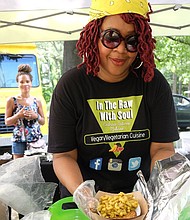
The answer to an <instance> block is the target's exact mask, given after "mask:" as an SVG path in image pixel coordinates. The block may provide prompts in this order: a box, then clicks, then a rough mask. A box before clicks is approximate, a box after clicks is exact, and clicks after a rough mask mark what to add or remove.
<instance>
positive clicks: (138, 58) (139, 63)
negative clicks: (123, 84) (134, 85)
mask: <svg viewBox="0 0 190 220" xmlns="http://www.w3.org/2000/svg"><path fill="white" fill-rule="evenodd" d="M135 65H136V66H135ZM142 65H143V61H141V60H140V57H139V56H137V57H136V60H135V62H134V65H133V69H134V70H138V69H139V68H140V67H141V66H142Z"/></svg>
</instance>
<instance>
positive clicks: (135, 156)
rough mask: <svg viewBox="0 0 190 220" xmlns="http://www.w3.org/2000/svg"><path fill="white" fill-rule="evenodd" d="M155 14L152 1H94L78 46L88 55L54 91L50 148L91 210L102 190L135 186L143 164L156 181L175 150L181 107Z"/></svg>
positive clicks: (69, 185) (69, 190)
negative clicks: (161, 62)
mask: <svg viewBox="0 0 190 220" xmlns="http://www.w3.org/2000/svg"><path fill="white" fill-rule="evenodd" d="M150 13H151V6H150V5H149V4H148V2H147V1H146V0H141V1H138V0H130V1H125V0H113V1H108V0H106V1H102V0H92V5H91V9H90V18H91V20H90V21H89V23H88V24H87V25H86V26H85V27H84V28H83V31H82V32H81V34H80V38H79V40H78V42H77V45H76V46H77V49H78V51H79V56H80V57H81V58H83V62H82V63H81V64H80V65H79V66H78V67H76V68H73V69H71V70H70V71H68V72H66V73H64V74H63V76H62V77H61V78H60V80H59V82H58V84H57V86H56V88H55V90H54V92H53V96H52V101H51V107H50V118H49V145H48V151H49V152H51V153H53V166H54V170H55V173H56V175H57V177H58V178H59V180H60V182H61V183H62V185H63V186H62V196H63V197H66V196H68V195H71V194H73V195H74V200H75V202H76V203H77V205H78V207H79V208H81V209H82V210H83V211H84V212H85V213H86V214H87V215H88V216H89V217H91V212H90V206H91V205H92V204H93V202H95V200H94V194H95V192H97V191H98V190H102V191H106V192H111V193H119V192H125V193H127V192H131V191H132V190H133V187H134V185H135V183H136V181H137V179H138V177H137V172H138V171H139V170H141V171H142V173H143V175H144V177H145V179H146V181H148V179H149V176H150V172H151V169H152V167H153V166H154V164H155V162H156V161H157V160H162V159H165V158H168V157H170V156H172V155H173V154H174V153H175V151H174V145H173V142H174V141H176V140H178V139H179V134H178V128H177V122H176V114H175V108H174V104H173V98H172V93H171V89H170V86H169V84H168V82H167V81H166V79H165V78H164V76H163V75H162V74H161V73H160V72H159V70H157V69H156V67H155V62H154V54H153V50H154V49H155V43H156V42H155V39H153V37H152V30H151V27H150V25H149V21H150V19H149V14H150ZM91 180H92V181H91ZM88 181H91V183H92V184H88V183H89V182H88ZM86 183H87V184H86ZM94 185H95V186H94ZM90 204H91V205H90Z"/></svg>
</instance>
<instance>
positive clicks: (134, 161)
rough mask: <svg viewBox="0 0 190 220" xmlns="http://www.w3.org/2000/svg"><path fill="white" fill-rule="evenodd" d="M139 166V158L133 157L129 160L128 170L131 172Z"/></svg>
mask: <svg viewBox="0 0 190 220" xmlns="http://www.w3.org/2000/svg"><path fill="white" fill-rule="evenodd" d="M140 165H141V157H134V158H130V159H129V163H128V170H129V171H133V170H137V169H139V167H140Z"/></svg>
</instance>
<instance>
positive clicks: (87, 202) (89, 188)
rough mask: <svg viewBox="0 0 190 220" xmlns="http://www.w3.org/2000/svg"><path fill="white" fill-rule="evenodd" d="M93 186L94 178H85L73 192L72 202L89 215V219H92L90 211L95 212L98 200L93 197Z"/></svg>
mask: <svg viewBox="0 0 190 220" xmlns="http://www.w3.org/2000/svg"><path fill="white" fill-rule="evenodd" d="M94 186H95V182H94V180H87V181H85V182H83V183H82V184H81V185H80V186H79V187H78V188H77V189H76V190H75V192H74V194H73V199H74V202H75V203H76V204H77V206H78V208H79V209H80V210H81V211H83V212H84V213H85V214H86V215H87V216H88V217H90V219H92V212H96V210H97V207H98V200H97V199H96V198H95V197H94V196H95V189H94Z"/></svg>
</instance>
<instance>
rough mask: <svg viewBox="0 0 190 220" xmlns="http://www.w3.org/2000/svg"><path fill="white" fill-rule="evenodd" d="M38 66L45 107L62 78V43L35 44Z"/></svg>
mask: <svg viewBox="0 0 190 220" xmlns="http://www.w3.org/2000/svg"><path fill="white" fill-rule="evenodd" d="M36 45H37V48H38V59H39V64H40V72H41V81H42V87H43V95H44V98H45V100H46V103H47V105H48V106H49V103H50V101H51V96H52V93H53V90H54V88H55V86H56V84H57V81H58V80H59V78H60V77H61V76H62V69H63V47H64V42H63V41H52V42H44V43H36Z"/></svg>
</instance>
